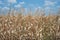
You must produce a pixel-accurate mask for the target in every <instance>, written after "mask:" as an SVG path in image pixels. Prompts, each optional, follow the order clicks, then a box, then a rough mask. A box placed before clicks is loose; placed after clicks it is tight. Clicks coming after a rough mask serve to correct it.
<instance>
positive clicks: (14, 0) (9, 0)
mask: <svg viewBox="0 0 60 40" xmlns="http://www.w3.org/2000/svg"><path fill="white" fill-rule="evenodd" d="M8 2H9V3H16V2H17V1H16V0H8Z"/></svg>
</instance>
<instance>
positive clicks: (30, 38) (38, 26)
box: [0, 15, 60, 40]
mask: <svg viewBox="0 0 60 40" xmlns="http://www.w3.org/2000/svg"><path fill="white" fill-rule="evenodd" d="M59 22H60V17H58V16H31V15H27V16H23V15H16V16H14V15H11V16H8V15H6V16H0V40H57V38H58V37H59V36H60V33H59V32H60V23H59Z"/></svg>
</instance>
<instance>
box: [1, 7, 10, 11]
mask: <svg viewBox="0 0 60 40" xmlns="http://www.w3.org/2000/svg"><path fill="white" fill-rule="evenodd" d="M2 9H3V10H9V9H10V8H9V7H3V8H2Z"/></svg>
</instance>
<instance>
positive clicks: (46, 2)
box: [0, 0, 60, 11]
mask: <svg viewBox="0 0 60 40" xmlns="http://www.w3.org/2000/svg"><path fill="white" fill-rule="evenodd" d="M10 7H11V8H14V9H19V8H20V7H24V8H25V9H29V8H31V9H32V10H33V9H36V8H41V9H45V10H46V11H48V10H49V9H53V10H54V11H56V10H57V9H58V8H59V7H60V0H0V9H3V10H9V9H10Z"/></svg>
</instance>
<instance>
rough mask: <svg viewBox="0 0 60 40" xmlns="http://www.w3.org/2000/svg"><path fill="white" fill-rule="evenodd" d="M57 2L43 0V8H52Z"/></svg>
mask: <svg viewBox="0 0 60 40" xmlns="http://www.w3.org/2000/svg"><path fill="white" fill-rule="evenodd" d="M56 3H57V2H53V1H48V0H45V6H54V5H55V4H56Z"/></svg>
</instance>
